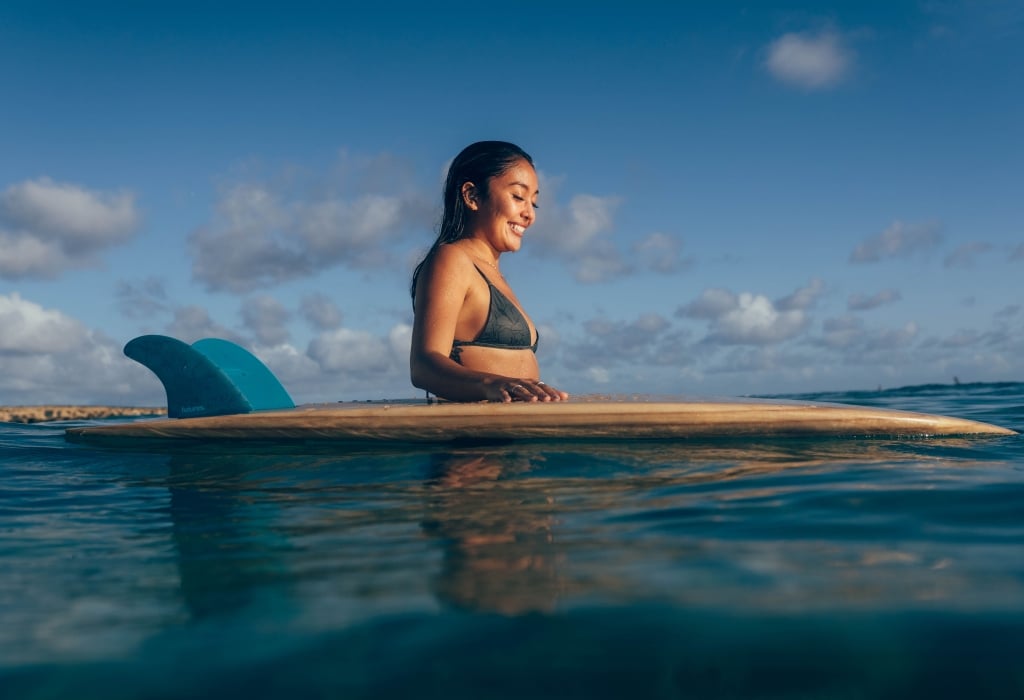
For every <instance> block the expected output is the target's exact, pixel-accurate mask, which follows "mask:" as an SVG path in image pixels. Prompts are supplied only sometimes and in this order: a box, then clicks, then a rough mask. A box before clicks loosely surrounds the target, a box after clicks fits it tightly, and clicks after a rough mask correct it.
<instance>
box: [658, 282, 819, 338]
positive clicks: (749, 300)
mask: <svg viewBox="0 0 1024 700" xmlns="http://www.w3.org/2000/svg"><path fill="white" fill-rule="evenodd" d="M819 286H820V283H818V282H817V281H816V282H812V283H811V286H810V287H807V288H806V289H802V290H797V291H796V292H794V293H793V294H791V295H789V296H788V297H786V298H785V299H784V300H783V301H784V302H785V303H786V304H787V305H788V306H787V308H779V307H777V306H776V305H775V304H773V303H772V302H771V300H770V299H768V298H767V297H765V296H763V295H760V294H751V293H749V292H744V293H742V294H738V295H737V294H733V293H732V292H730V291H729V290H726V289H706V290H704V292H702V293H701V295H700V296H699V297H698V298H697V299H695V300H694V301H692V302H690V303H689V304H687V305H685V306H683V307H681V308H680V309H679V310H678V311H677V312H676V316H679V317H685V318H695V319H701V320H705V321H708V322H710V332H709V334H708V336H707V338H706V341H707V342H710V343H720V344H725V345H769V344H773V343H780V342H782V341H784V340H788V339H790V338H793V337H795V336H796V335H798V334H799V333H800V332H801V331H802V330H803V329H804V328H805V327H806V326H807V316H806V314H805V313H804V310H803V308H801V307H800V305H801V304H806V305H809V304H810V303H811V302H812V301H813V300H814V298H816V296H817V293H818V291H817V290H818V288H819Z"/></svg>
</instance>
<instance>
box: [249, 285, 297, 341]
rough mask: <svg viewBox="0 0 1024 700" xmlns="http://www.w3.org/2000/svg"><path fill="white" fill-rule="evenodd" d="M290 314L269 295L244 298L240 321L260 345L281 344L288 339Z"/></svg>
mask: <svg viewBox="0 0 1024 700" xmlns="http://www.w3.org/2000/svg"><path fill="white" fill-rule="evenodd" d="M290 318H291V314H290V313H288V310H287V309H285V308H284V306H282V305H281V302H279V301H277V300H276V299H274V298H273V297H270V296H266V295H263V296H259V297H256V298H254V299H246V300H245V302H244V303H243V304H242V323H243V325H244V326H245V328H246V329H247V330H249V331H250V332H251V333H252V334H253V335H254V336H256V341H257V342H258V343H260V344H261V345H271V346H272V345H281V344H283V343H285V342H287V341H288V338H289V333H288V328H287V324H288V321H289V319H290Z"/></svg>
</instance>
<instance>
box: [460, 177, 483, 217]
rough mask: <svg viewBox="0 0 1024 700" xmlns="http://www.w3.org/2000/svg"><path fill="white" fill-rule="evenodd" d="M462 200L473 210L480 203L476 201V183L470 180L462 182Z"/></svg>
mask: <svg viewBox="0 0 1024 700" xmlns="http://www.w3.org/2000/svg"><path fill="white" fill-rule="evenodd" d="M462 201H463V203H464V204H465V205H466V206H467V207H469V208H470V209H472V210H473V211H476V210H477V208H478V207H479V206H480V203H479V202H478V201H477V193H476V185H474V184H473V183H472V182H464V183H462Z"/></svg>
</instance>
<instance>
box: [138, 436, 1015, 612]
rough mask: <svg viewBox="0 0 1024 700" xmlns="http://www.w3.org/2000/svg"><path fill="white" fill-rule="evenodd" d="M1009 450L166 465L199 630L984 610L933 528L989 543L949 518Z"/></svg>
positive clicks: (925, 444)
mask: <svg viewBox="0 0 1024 700" xmlns="http://www.w3.org/2000/svg"><path fill="white" fill-rule="evenodd" d="M996 453H997V452H996ZM992 454H993V452H992V451H991V450H989V451H985V450H982V449H980V448H979V447H978V446H977V443H972V442H971V441H962V440H956V439H944V440H941V441H940V440H929V441H915V442H912V443H907V442H899V441H880V440H863V441H858V440H833V441H827V440H813V441H800V440H778V441H758V442H757V443H756V444H743V443H741V442H738V441H720V442H706V443H678V442H677V443H641V444H632V445H624V444H619V443H616V444H601V445H594V444H587V443H579V444H571V443H560V444H558V445H553V444H533V445H506V446H500V445H495V446H475V447H461V448H448V449H443V450H441V449H436V450H425V451H419V452H416V451H410V450H408V449H402V450H395V451H394V452H392V453H391V454H387V453H381V452H380V451H377V452H371V451H364V452H362V453H353V452H346V451H345V450H342V449H339V448H338V447H337V446H333V447H332V446H312V447H311V446H305V447H303V448H301V451H299V450H297V449H296V447H295V446H292V447H290V448H285V447H277V448H274V449H267V450H261V451H259V452H258V453H254V452H252V451H251V448H250V449H247V450H245V451H242V450H239V449H218V450H214V449H209V448H207V449H197V450H192V451H178V452H174V453H172V454H170V455H165V457H166V459H167V460H168V463H169V474H168V476H167V479H166V485H167V487H168V489H169V492H170V506H169V513H170V518H171V524H172V528H171V532H172V537H173V540H174V544H175V547H176V549H177V552H178V557H179V572H180V577H181V594H182V597H183V599H184V601H185V603H186V605H187V607H188V610H189V611H190V613H191V615H192V616H193V618H194V619H196V620H201V619H203V618H207V617H211V616H218V615H230V614H236V613H237V614H247V611H251V610H254V609H257V608H258V609H259V610H260V614H261V615H266V614H279V615H289V616H299V617H301V616H305V617H307V618H315V619H314V623H315V624H326V625H328V626H330V625H331V624H346V621H349V620H351V619H353V618H356V617H359V616H367V615H374V614H383V613H386V612H388V611H394V610H419V611H428V610H430V609H432V607H431V606H433V609H436V608H437V607H441V608H443V609H453V610H462V611H474V612H477V611H487V612H495V613H499V614H502V615H520V614H523V613H529V612H550V611H552V610H555V609H559V608H565V607H566V606H572V605H578V604H579V603H580V602H581V601H602V602H605V603H614V604H630V603H632V602H635V601H641V600H657V601H662V602H671V603H673V604H681V605H689V606H719V605H724V606H748V607H751V608H758V609H765V610H768V609H773V608H778V607H779V606H782V607H787V606H788V607H794V606H796V607H799V606H807V605H811V606H820V605H824V606H826V607H827V606H835V605H840V606H843V605H855V606H861V607H864V606H867V607H871V606H875V605H896V606H898V605H901V604H906V603H907V602H908V601H912V600H924V599H925V598H924V597H923V596H925V592H927V596H931V597H932V598H939V599H941V598H943V597H945V598H960V599H966V598H964V595H963V592H964V591H965V590H969V589H970V586H971V583H972V581H973V580H974V579H973V578H972V577H974V576H976V575H977V574H978V572H977V571H976V570H972V569H970V568H966V569H965V568H964V567H965V566H968V567H969V566H970V565H971V564H972V562H970V561H968V560H967V559H966V557H967V556H968V554H969V551H968V550H966V549H963V548H962V547H959V548H958V545H956V544H955V543H953V544H951V541H950V540H948V539H943V537H938V536H933V535H929V534H927V532H928V531H929V530H928V528H933V531H937V530H934V527H938V528H947V530H948V529H949V528H950V527H951V526H956V527H959V528H961V530H960V531H963V532H967V531H971V532H973V531H976V530H977V528H976V526H977V525H979V524H982V523H975V522H971V521H966V522H962V523H961V522H956V521H955V517H967V516H970V517H980V515H978V516H975V515H973V514H972V513H971V512H967V516H963V515H962V513H963V512H966V511H962V510H961V511H955V510H952V509H956V508H958V507H960V505H961V503H971V502H976V500H975V501H972V500H971V498H970V494H969V493H968V494H965V491H964V490H965V489H967V488H969V487H970V485H971V483H972V480H974V479H976V480H977V482H978V483H979V484H985V483H987V480H988V479H989V478H990V477H991V472H990V469H1005V463H1003V462H999V461H998V460H993V459H992V458H991V455H992ZM150 458H152V455H151V456H150ZM944 480H949V481H950V483H951V484H952V486H951V487H950V489H948V490H947V489H944V488H939V486H941V484H942V482H943V481H944ZM993 498H994V496H993V495H992V494H987V495H986V496H985V503H989V504H992V503H994V502H996V501H994V500H993ZM1014 498H1016V496H1014V495H1013V494H1009V495H1007V496H1006V499H1009V501H1008V502H1013V499H1014ZM997 500H998V499H997ZM1003 500H1005V499H1003ZM999 502H1001V501H999ZM905 509H912V510H913V511H914V512H915V514H916V515H915V517H914V518H906V517H904V510H905ZM933 522H934V523H935V525H934V526H933ZM908 523H909V525H910V526H911V527H910V528H909V529H908ZM958 536H961V535H958ZM989 539H990V540H991V538H989ZM996 544H997V545H998V544H999V543H996ZM995 561H997V560H990V559H985V560H984V566H985V567H987V568H986V571H982V572H981V573H982V574H986V575H987V576H988V578H987V579H986V580H988V581H989V582H993V581H994V582H995V583H997V584H998V586H996V588H997V589H998V592H999V594H1000V595H1002V596H1003V598H1004V599H1006V600H1009V599H1012V598H1013V597H1014V596H1017V595H1019V594H1020V589H1021V585H1020V582H1019V581H1016V580H1015V579H1013V577H1005V576H1004V577H1001V578H995V577H993V576H991V575H990V572H991V569H992V567H993V566H995V564H994V563H992V562H995ZM986 572H988V573H986ZM969 599H970V602H971V604H972V605H974V604H978V602H979V598H978V596H974V595H971V596H969Z"/></svg>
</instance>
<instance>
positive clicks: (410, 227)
mask: <svg viewBox="0 0 1024 700" xmlns="http://www.w3.org/2000/svg"><path fill="white" fill-rule="evenodd" d="M407 180H408V178H407V177H406V175H405V173H404V171H403V170H402V169H401V166H399V165H398V164H397V163H395V162H393V161H391V160H390V159H388V158H386V157H380V158H377V159H363V160H358V159H344V161H343V162H342V163H341V164H340V165H339V168H338V169H337V170H336V171H334V172H332V173H330V174H329V175H328V176H326V177H321V178H317V179H316V181H314V182H304V183H301V185H299V186H297V185H295V184H294V183H293V182H291V181H288V182H281V183H275V184H273V185H270V184H266V183H256V182H242V183H236V184H234V185H232V186H229V187H227V188H226V189H225V190H224V191H223V192H222V194H221V197H220V201H219V202H218V203H217V206H216V211H215V213H214V216H213V218H212V220H211V221H210V222H208V223H207V224H206V225H204V226H201V227H200V228H198V229H196V230H195V231H193V232H192V234H191V235H190V236H189V250H190V254H191V256H192V262H193V265H192V274H193V277H194V278H195V279H196V280H198V281H199V282H201V283H203V284H204V285H205V286H206V287H207V288H208V289H211V290H226V291H232V292H246V291H251V290H254V289H259V288H263V287H266V286H268V285H274V284H280V283H282V282H286V281H288V280H292V279H296V278H301V277H304V276H307V275H311V274H313V273H315V272H318V271H321V270H325V269H328V268H331V267H335V266H339V265H340V266H348V267H352V268H370V267H381V266H386V265H390V264H393V263H394V260H393V257H394V251H393V246H394V245H395V244H396V243H397V242H399V241H400V240H401V238H402V236H404V235H405V234H410V233H411V232H416V234H420V233H421V232H422V231H424V230H426V229H429V227H430V225H431V223H432V217H433V213H434V208H433V205H432V204H429V203H428V202H427V199H426V198H425V197H424V196H423V194H422V193H421V192H420V191H419V190H417V189H416V188H415V187H412V186H410V185H408V183H407ZM373 187H377V188H379V190H376V191H373V190H370V189H368V188H373ZM381 192H386V194H382V193H381Z"/></svg>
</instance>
